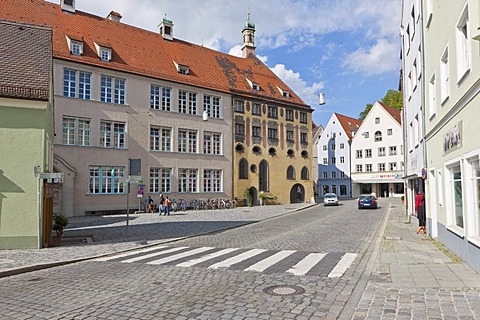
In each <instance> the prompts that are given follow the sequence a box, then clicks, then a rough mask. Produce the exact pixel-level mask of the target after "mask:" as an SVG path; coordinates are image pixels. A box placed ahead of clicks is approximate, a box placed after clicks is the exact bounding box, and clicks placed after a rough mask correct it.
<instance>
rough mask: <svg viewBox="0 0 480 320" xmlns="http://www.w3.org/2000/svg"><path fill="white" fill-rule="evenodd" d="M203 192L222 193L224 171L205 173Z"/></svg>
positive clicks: (211, 170)
mask: <svg viewBox="0 0 480 320" xmlns="http://www.w3.org/2000/svg"><path fill="white" fill-rule="evenodd" d="M203 192H222V170H214V169H205V170H204V171H203Z"/></svg>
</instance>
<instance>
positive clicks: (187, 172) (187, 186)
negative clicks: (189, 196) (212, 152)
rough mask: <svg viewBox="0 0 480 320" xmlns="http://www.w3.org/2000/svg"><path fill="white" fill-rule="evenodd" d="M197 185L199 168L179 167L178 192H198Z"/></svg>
mask: <svg viewBox="0 0 480 320" xmlns="http://www.w3.org/2000/svg"><path fill="white" fill-rule="evenodd" d="M197 186H198V170H197V169H178V192H184V193H185V192H198V189H197Z"/></svg>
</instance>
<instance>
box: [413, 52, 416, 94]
mask: <svg viewBox="0 0 480 320" xmlns="http://www.w3.org/2000/svg"><path fill="white" fill-rule="evenodd" d="M415 89H417V59H415V60H413V64H412V91H415Z"/></svg>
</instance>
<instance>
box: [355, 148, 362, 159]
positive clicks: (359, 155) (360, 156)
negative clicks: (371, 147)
mask: <svg viewBox="0 0 480 320" xmlns="http://www.w3.org/2000/svg"><path fill="white" fill-rule="evenodd" d="M356 154H357V159H360V158H363V150H357V151H356Z"/></svg>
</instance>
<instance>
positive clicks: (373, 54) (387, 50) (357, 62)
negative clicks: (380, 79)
mask: <svg viewBox="0 0 480 320" xmlns="http://www.w3.org/2000/svg"><path fill="white" fill-rule="evenodd" d="M399 50H400V47H399V45H398V44H396V43H391V42H389V41H387V40H386V39H380V40H378V41H377V43H376V44H375V45H373V46H371V47H369V48H360V49H358V50H356V51H355V52H352V53H351V54H349V55H347V56H346V57H345V59H344V60H343V63H342V66H343V67H346V68H347V69H349V70H351V71H353V72H362V73H365V74H366V75H375V74H380V73H384V72H388V71H395V70H400V58H397V59H392V57H395V56H397V57H399V55H400V53H399Z"/></svg>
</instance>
